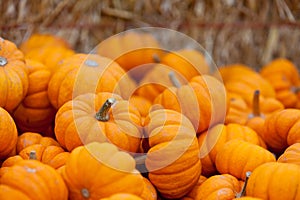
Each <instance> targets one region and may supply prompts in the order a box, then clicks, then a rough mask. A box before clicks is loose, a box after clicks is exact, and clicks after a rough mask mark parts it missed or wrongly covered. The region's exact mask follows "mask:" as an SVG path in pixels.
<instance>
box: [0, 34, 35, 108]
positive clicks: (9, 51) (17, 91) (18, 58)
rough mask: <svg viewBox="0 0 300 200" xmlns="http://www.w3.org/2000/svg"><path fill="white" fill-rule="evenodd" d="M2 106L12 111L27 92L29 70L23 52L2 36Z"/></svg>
mask: <svg viewBox="0 0 300 200" xmlns="http://www.w3.org/2000/svg"><path fill="white" fill-rule="evenodd" d="M0 57H1V59H2V58H3V59H5V61H3V62H1V63H3V64H1V65H0V94H1V96H0V107H2V108H4V109H6V110H7V111H9V112H10V113H11V112H12V111H13V110H14V109H15V108H16V107H17V106H18V105H19V103H20V102H21V101H22V100H23V98H24V97H25V96H26V94H27V90H28V85H29V83H28V71H27V69H26V67H25V60H24V55H23V53H22V52H21V51H20V50H19V49H18V48H17V47H16V45H15V44H14V43H12V42H11V41H9V40H5V39H3V38H1V37H0Z"/></svg>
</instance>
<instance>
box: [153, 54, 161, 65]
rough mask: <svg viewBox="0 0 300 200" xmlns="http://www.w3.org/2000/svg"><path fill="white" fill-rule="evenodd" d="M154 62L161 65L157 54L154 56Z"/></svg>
mask: <svg viewBox="0 0 300 200" xmlns="http://www.w3.org/2000/svg"><path fill="white" fill-rule="evenodd" d="M153 61H154V62H155V63H160V61H161V60H160V57H159V56H158V55H157V54H156V53H155V54H153Z"/></svg>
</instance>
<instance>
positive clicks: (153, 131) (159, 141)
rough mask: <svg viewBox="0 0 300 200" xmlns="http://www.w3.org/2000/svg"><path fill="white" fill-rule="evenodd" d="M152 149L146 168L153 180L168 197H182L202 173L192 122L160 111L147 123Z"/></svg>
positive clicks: (147, 132) (178, 115) (151, 115)
mask: <svg viewBox="0 0 300 200" xmlns="http://www.w3.org/2000/svg"><path fill="white" fill-rule="evenodd" d="M145 135H146V137H148V139H149V146H150V149H149V151H148V152H147V154H146V159H145V165H146V168H147V170H148V171H149V179H150V181H151V183H152V184H153V185H154V186H155V187H156V188H157V190H158V191H159V192H160V194H161V195H162V196H163V197H165V198H180V197H183V196H184V195H186V194H187V193H188V192H189V191H190V190H191V189H192V188H193V187H194V185H196V184H197V181H198V178H199V176H200V174H201V163H200V159H199V157H198V155H199V146H198V142H197V138H196V133H195V130H194V128H193V125H192V124H191V122H190V121H189V120H188V119H187V118H186V117H185V116H184V115H182V114H181V113H178V112H176V111H173V110H167V109H158V110H154V111H152V112H150V114H149V115H148V117H147V118H146V120H145Z"/></svg>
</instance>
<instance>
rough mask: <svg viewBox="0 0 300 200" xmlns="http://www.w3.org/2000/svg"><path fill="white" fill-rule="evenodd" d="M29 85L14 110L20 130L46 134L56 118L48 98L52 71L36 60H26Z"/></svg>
mask: <svg viewBox="0 0 300 200" xmlns="http://www.w3.org/2000/svg"><path fill="white" fill-rule="evenodd" d="M26 68H27V69H28V76H29V87H28V91H27V94H26V97H25V98H24V99H23V101H22V102H21V103H20V104H19V105H18V107H17V108H16V109H15V110H14V112H13V117H14V119H15V122H16V124H17V126H18V129H19V130H20V132H26V131H32V132H39V133H43V134H45V135H47V134H48V135H53V131H52V134H51V133H48V130H49V127H50V129H53V126H52V123H53V122H54V118H55V109H54V108H53V107H52V105H51V103H50V101H49V99H48V83H49V81H50V76H51V73H50V71H49V70H48V69H47V67H46V66H45V65H43V64H42V63H40V62H37V61H34V60H28V59H27V60H26Z"/></svg>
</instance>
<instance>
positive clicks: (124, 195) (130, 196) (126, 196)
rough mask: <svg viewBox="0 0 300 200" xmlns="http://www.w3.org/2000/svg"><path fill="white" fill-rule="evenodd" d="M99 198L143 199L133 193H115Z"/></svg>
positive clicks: (113, 199) (106, 199)
mask: <svg viewBox="0 0 300 200" xmlns="http://www.w3.org/2000/svg"><path fill="white" fill-rule="evenodd" d="M100 200H143V199H142V198H140V197H138V196H136V195H134V194H129V193H117V194H113V195H111V196H110V197H107V198H101V199H100Z"/></svg>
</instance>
